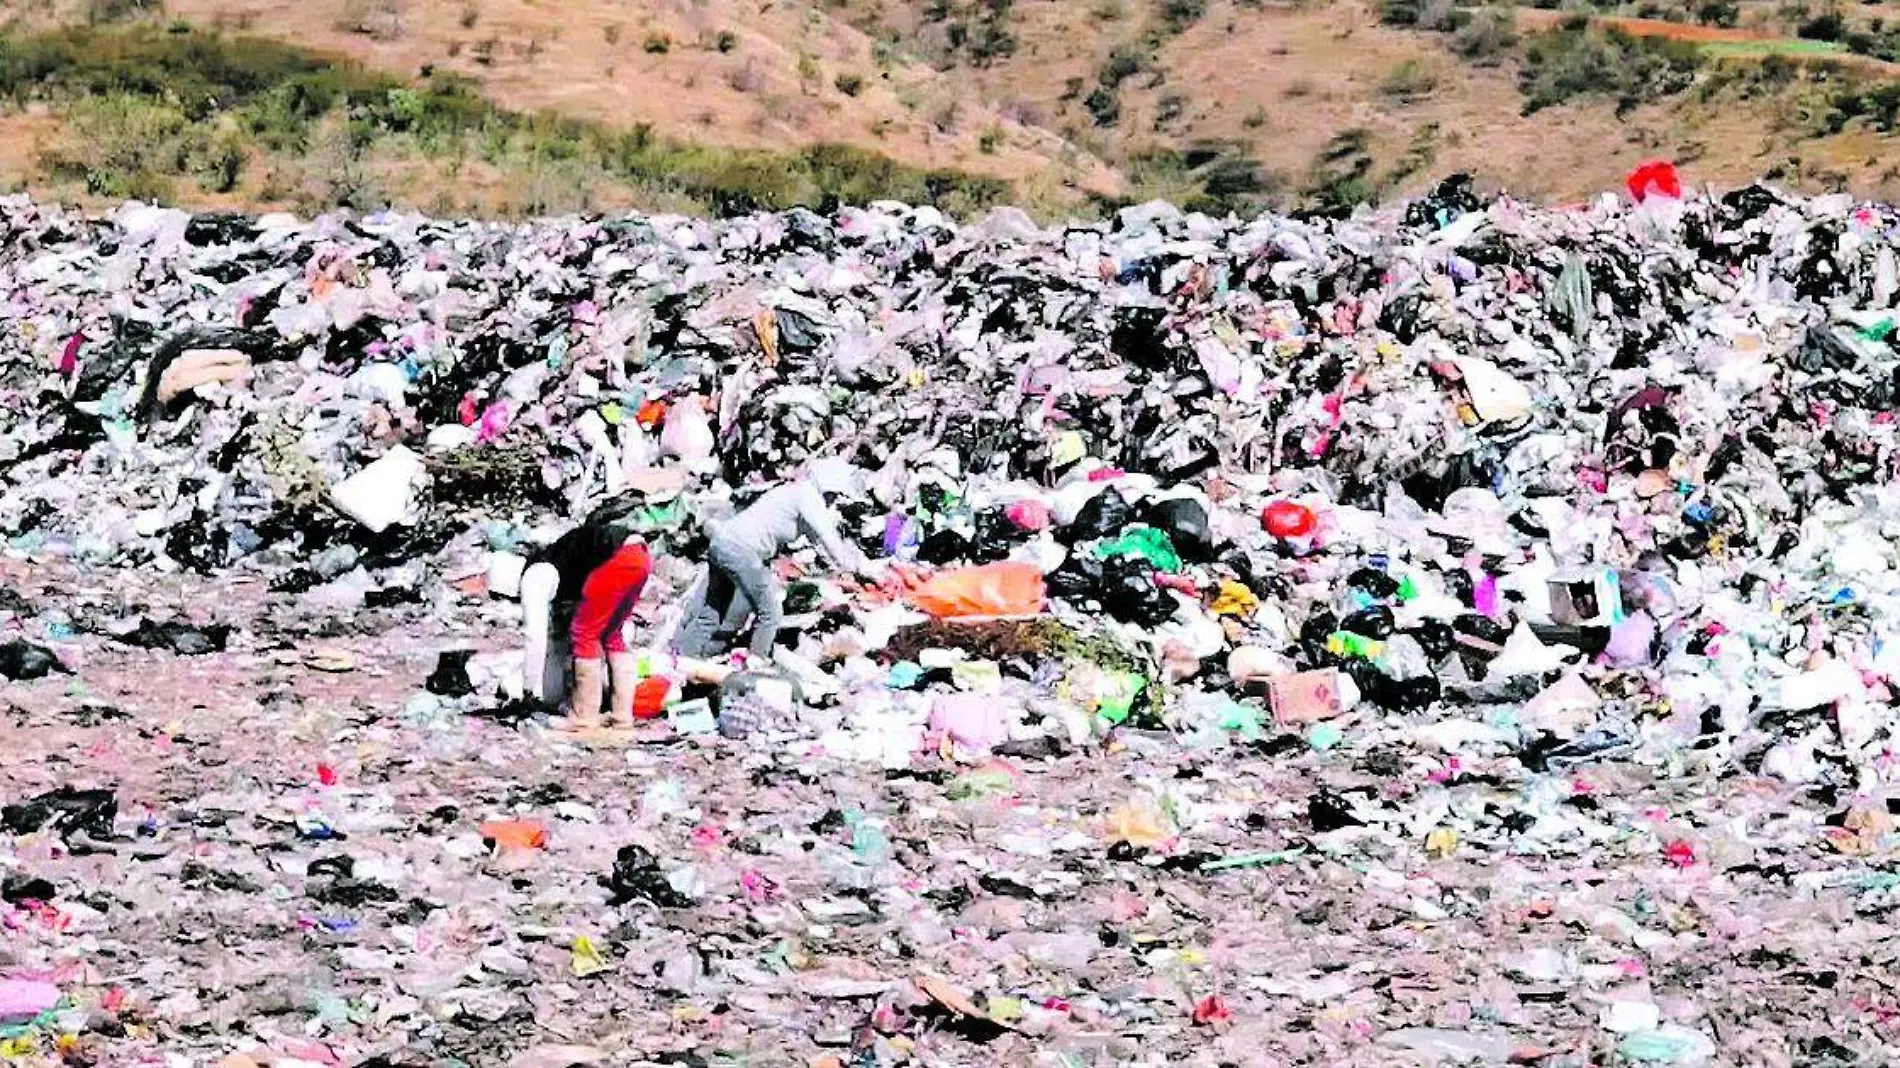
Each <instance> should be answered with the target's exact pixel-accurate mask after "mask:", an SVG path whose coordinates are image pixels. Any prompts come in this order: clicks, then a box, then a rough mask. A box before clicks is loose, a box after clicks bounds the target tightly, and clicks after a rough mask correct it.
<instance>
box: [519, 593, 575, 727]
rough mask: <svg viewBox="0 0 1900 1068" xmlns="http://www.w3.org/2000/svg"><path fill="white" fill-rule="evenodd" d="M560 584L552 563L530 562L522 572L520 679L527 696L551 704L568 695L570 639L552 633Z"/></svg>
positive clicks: (563, 635)
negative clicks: (556, 595)
mask: <svg viewBox="0 0 1900 1068" xmlns="http://www.w3.org/2000/svg"><path fill="white" fill-rule="evenodd" d="M560 586H561V573H560V571H558V570H557V569H556V568H555V566H554V565H553V564H545V563H544V564H534V565H531V566H530V567H529V568H528V570H526V571H524V572H522V575H521V632H522V649H521V682H522V685H523V687H525V688H526V690H527V694H528V696H530V697H534V698H537V699H538V700H540V701H541V702H542V703H543V704H549V705H556V704H560V702H561V699H562V698H563V697H565V696H566V695H567V662H568V660H569V659H570V656H569V653H568V639H567V635H566V634H554V633H552V629H553V623H554V595H555V593H556V592H557V591H558V590H559V589H560Z"/></svg>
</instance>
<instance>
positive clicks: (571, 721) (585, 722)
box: [548, 716, 603, 734]
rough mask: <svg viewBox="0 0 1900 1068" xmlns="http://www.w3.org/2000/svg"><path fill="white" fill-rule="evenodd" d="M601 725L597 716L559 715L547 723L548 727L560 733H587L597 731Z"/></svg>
mask: <svg viewBox="0 0 1900 1068" xmlns="http://www.w3.org/2000/svg"><path fill="white" fill-rule="evenodd" d="M602 726H603V723H602V722H601V718H600V717H599V716H587V717H585V718H583V717H580V716H561V717H559V718H558V719H555V720H553V721H551V722H550V723H549V724H548V729H549V730H552V731H560V732H561V733H562V734H587V733H590V732H593V731H598V730H600V729H601V727H602Z"/></svg>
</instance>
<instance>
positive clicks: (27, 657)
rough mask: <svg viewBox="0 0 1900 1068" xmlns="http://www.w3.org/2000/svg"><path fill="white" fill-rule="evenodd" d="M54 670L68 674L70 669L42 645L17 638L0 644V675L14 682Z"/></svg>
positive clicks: (31, 678)
mask: <svg viewBox="0 0 1900 1068" xmlns="http://www.w3.org/2000/svg"><path fill="white" fill-rule="evenodd" d="M55 672H57V673H59V674H61V675H70V674H72V669H70V668H68V667H67V666H66V665H65V664H62V663H60V660H59V657H57V656H54V655H53V651H52V650H51V649H48V648H46V647H45V646H43V645H34V644H33V643H32V642H27V641H20V640H19V639H17V638H16V639H14V640H13V641H10V642H7V643H6V644H4V645H0V675H4V676H6V677H7V678H9V679H12V680H13V681H14V682H29V681H31V680H33V679H43V678H45V677H46V676H48V675H51V674H53V673H55Z"/></svg>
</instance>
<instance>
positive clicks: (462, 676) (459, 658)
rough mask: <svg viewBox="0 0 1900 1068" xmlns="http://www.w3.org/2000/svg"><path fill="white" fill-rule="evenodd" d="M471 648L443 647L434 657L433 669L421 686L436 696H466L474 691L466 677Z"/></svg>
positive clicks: (473, 685) (473, 652)
mask: <svg viewBox="0 0 1900 1068" xmlns="http://www.w3.org/2000/svg"><path fill="white" fill-rule="evenodd" d="M474 655H475V651H474V650H473V649H444V650H442V652H441V653H439V654H437V656H436V658H435V670H434V671H431V672H429V677H428V679H426V680H424V682H423V683H422V688H423V689H425V690H427V691H429V692H430V693H432V694H435V695H436V696H438V697H467V696H468V695H469V694H472V693H474V692H475V683H474V682H472V681H471V680H470V679H469V677H468V659H469V657H471V656H474Z"/></svg>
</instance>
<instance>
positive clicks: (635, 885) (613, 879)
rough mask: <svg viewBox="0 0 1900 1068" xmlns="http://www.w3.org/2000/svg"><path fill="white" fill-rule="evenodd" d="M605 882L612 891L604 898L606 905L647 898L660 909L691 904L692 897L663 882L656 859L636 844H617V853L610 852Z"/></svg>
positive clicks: (646, 899) (663, 875) (682, 907)
mask: <svg viewBox="0 0 1900 1068" xmlns="http://www.w3.org/2000/svg"><path fill="white" fill-rule="evenodd" d="M605 882H606V884H607V889H608V890H610V891H612V893H613V896H612V897H610V898H608V899H607V903H608V904H609V905H624V904H626V903H627V902H629V901H650V902H652V903H653V904H655V905H658V906H660V907H661V908H663V909H684V908H691V907H692V906H693V899H692V898H690V897H687V896H686V895H685V894H682V893H680V892H679V891H678V890H675V889H673V884H671V883H669V882H667V881H666V874H665V873H664V872H662V871H660V862H659V859H658V858H656V857H655V856H654V855H653V854H652V853H649V852H647V851H646V850H645V849H642V848H641V847H639V846H637V845H627V846H621V847H620V852H619V853H617V854H615V855H614V869H613V873H612V874H610V875H609V876H608V877H607V878H606V880H605Z"/></svg>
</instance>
